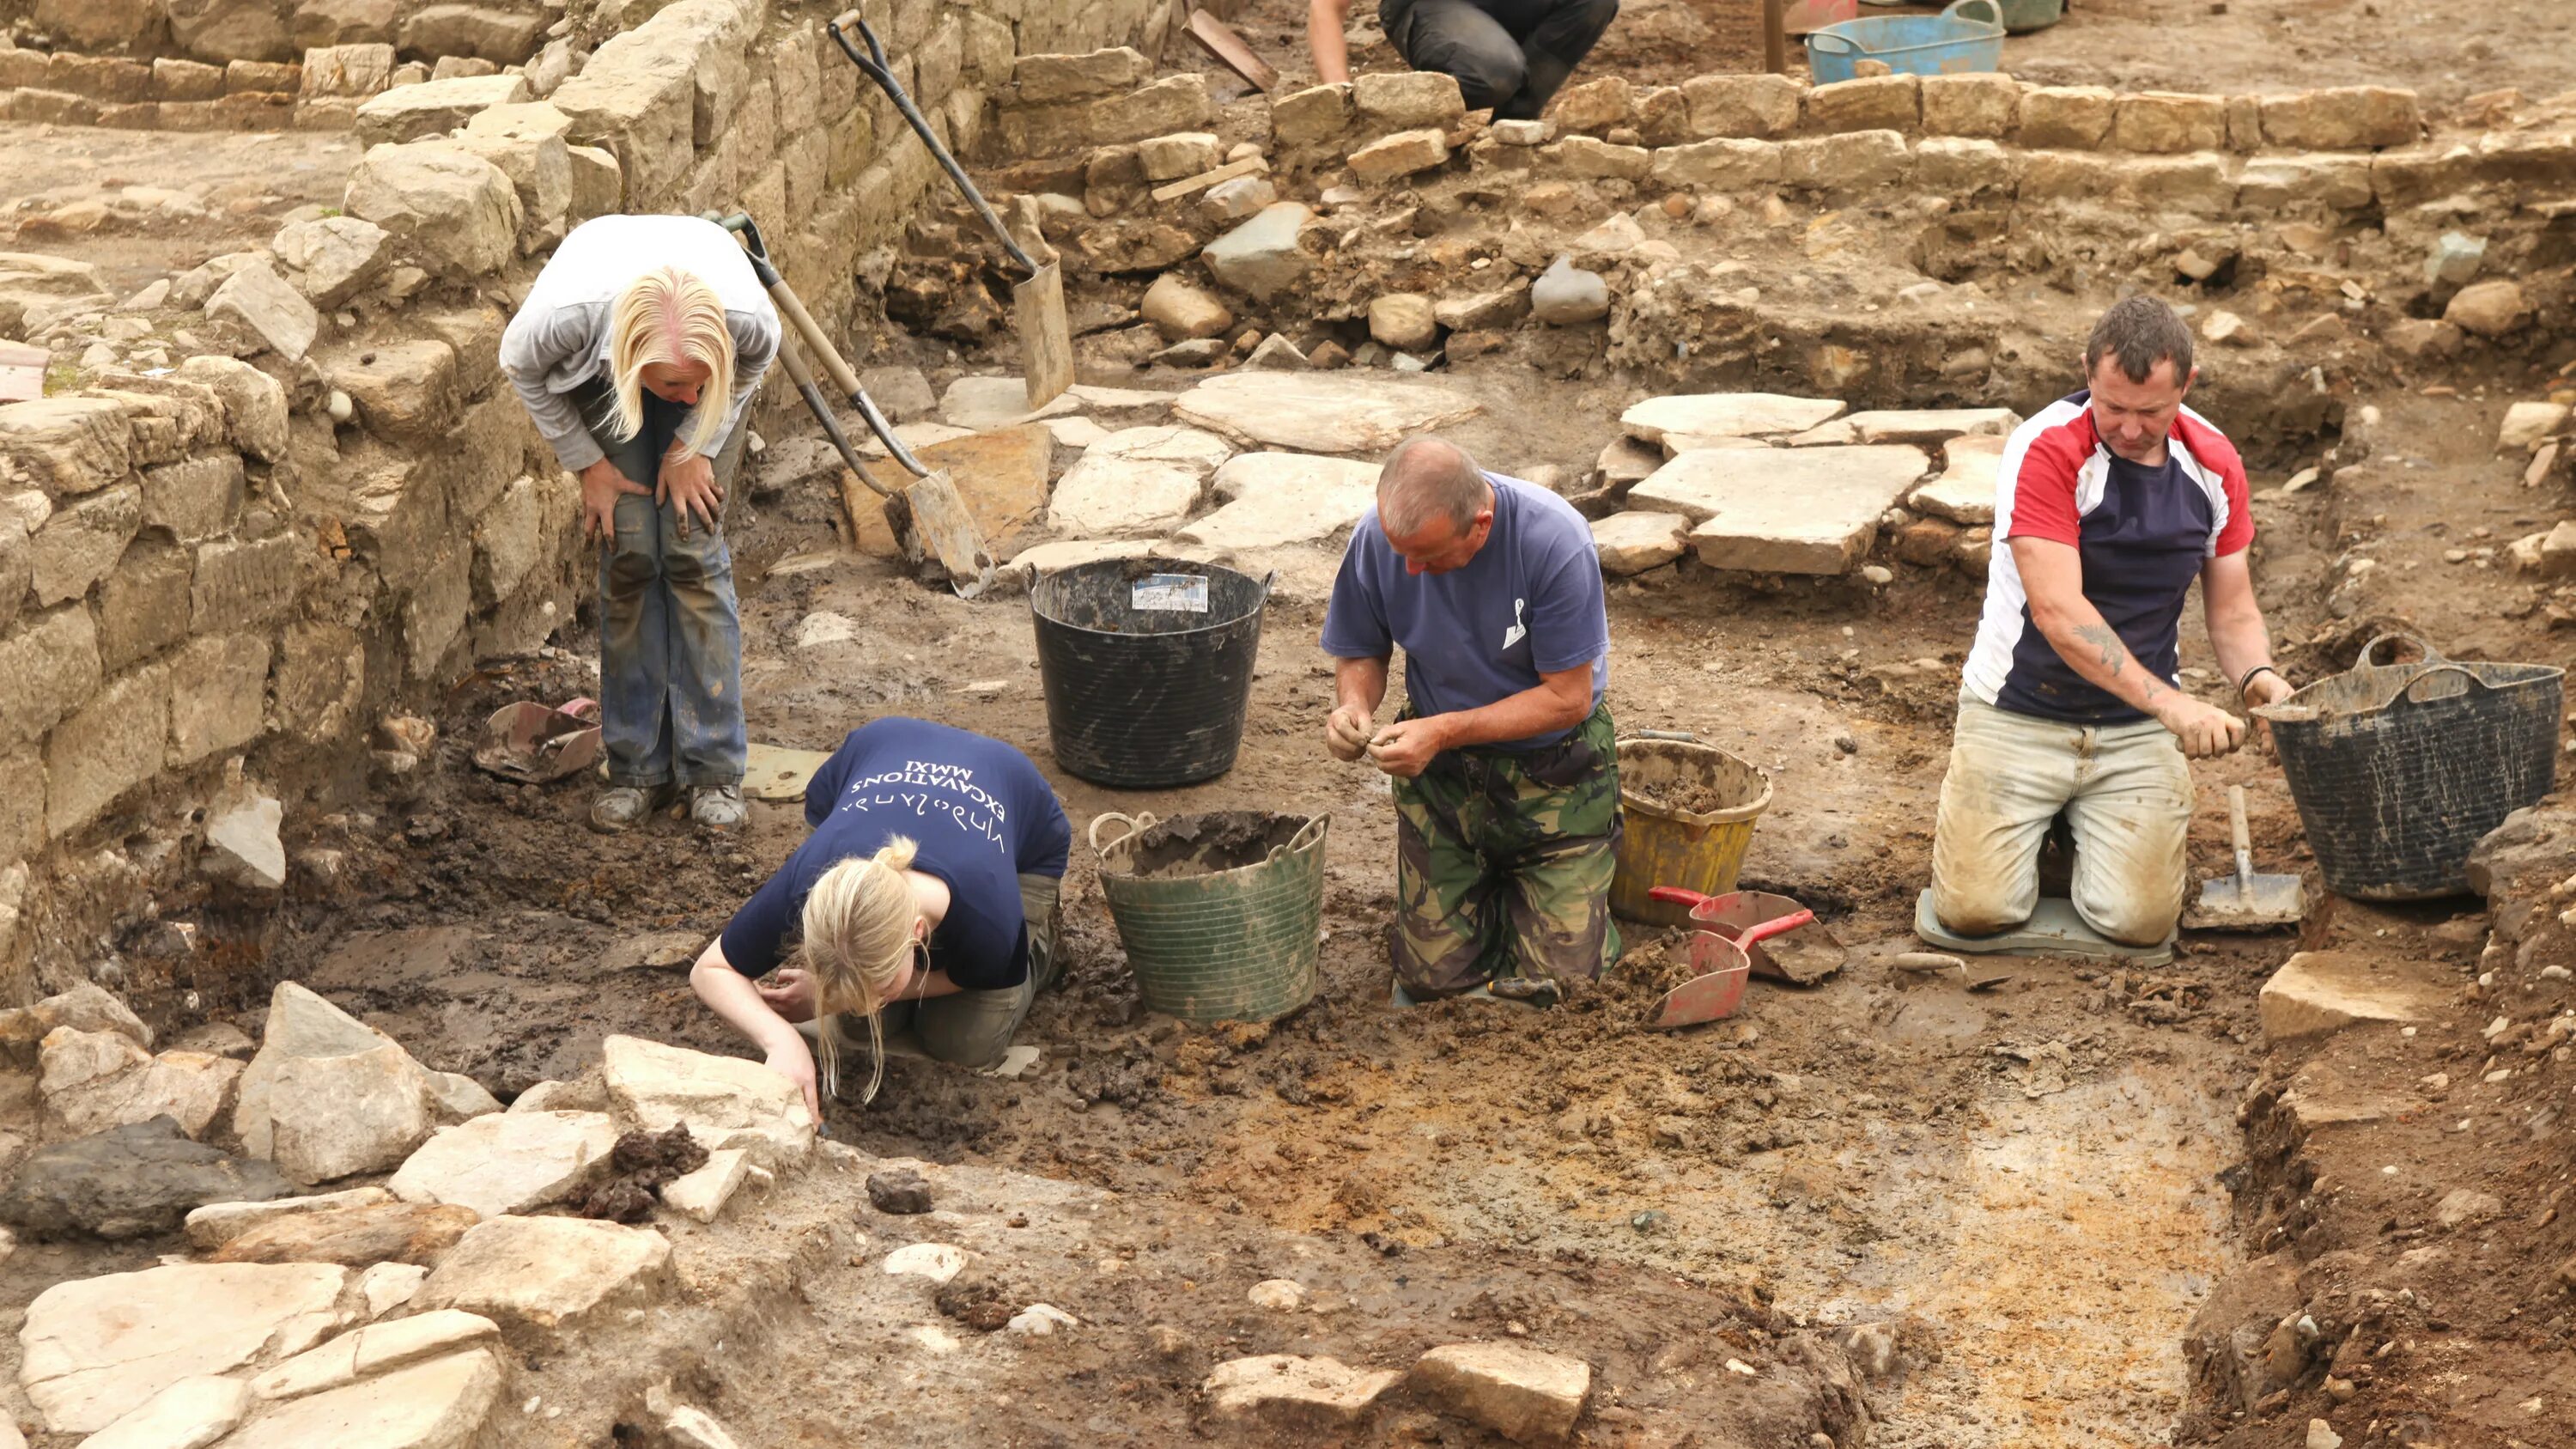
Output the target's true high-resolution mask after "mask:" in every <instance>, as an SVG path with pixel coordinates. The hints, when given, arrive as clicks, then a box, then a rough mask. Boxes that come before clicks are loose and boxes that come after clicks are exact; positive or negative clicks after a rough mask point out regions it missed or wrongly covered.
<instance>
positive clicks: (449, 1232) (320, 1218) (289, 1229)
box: [214, 1202, 482, 1268]
mask: <svg viewBox="0 0 2576 1449" xmlns="http://www.w3.org/2000/svg"><path fill="white" fill-rule="evenodd" d="M480 1221H482V1218H481V1215H479V1214H477V1213H476V1212H475V1211H474V1209H472V1208H470V1207H460V1206H453V1205H448V1204H441V1203H411V1202H368V1203H358V1204H352V1205H349V1206H346V1207H333V1208H317V1209H315V1210H314V1211H312V1212H307V1213H296V1214H291V1215H287V1216H282V1217H278V1218H274V1219H271V1220H270V1221H267V1222H264V1223H261V1224H259V1225H258V1226H256V1227H252V1228H249V1229H247V1230H245V1231H243V1232H240V1233H237V1234H235V1235H234V1236H233V1237H231V1238H230V1239H228V1240H227V1241H226V1242H225V1243H224V1245H223V1246H222V1247H221V1248H219V1249H217V1250H216V1251H215V1254H214V1261H216V1262H218V1263H337V1264H339V1265H340V1266H342V1267H344V1268H372V1267H374V1266H375V1265H377V1264H378V1263H386V1262H396V1263H409V1264H412V1265H414V1266H417V1267H423V1268H426V1267H428V1266H430V1265H432V1264H434V1263H436V1262H437V1261H438V1260H439V1259H440V1258H442V1257H444V1256H445V1255H446V1253H447V1251H448V1249H450V1248H453V1247H455V1246H456V1244H457V1242H458V1240H460V1239H462V1238H463V1237H464V1236H465V1235H466V1234H467V1233H468V1232H471V1231H472V1230H473V1228H474V1226H475V1224H476V1223H478V1222H480Z"/></svg>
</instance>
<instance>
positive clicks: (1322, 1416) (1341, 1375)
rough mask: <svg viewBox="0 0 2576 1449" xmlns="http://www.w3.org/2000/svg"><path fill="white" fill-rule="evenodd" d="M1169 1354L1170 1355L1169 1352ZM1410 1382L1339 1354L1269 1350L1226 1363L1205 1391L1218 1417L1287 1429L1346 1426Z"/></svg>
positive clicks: (1209, 1376) (1211, 1379)
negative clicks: (1355, 1364)
mask: <svg viewBox="0 0 2576 1449" xmlns="http://www.w3.org/2000/svg"><path fill="white" fill-rule="evenodd" d="M1167 1357H1168V1355H1167ZM1402 1382H1404V1375H1403V1374H1401V1373H1397V1372H1395V1371H1393V1370H1365V1369H1354V1368H1352V1367H1350V1366H1349V1365H1348V1364H1345V1363H1343V1362H1342V1361H1341V1360H1340V1359H1336V1358H1320V1357H1318V1358H1304V1357H1300V1356H1298V1355H1295V1354H1286V1353H1268V1354H1260V1355H1257V1356H1255V1357H1252V1358H1238V1359H1233V1360H1230V1361H1228V1362H1226V1363H1221V1364H1218V1365H1217V1366H1216V1369H1215V1371H1214V1372H1212V1373H1210V1374H1209V1375H1208V1377H1207V1382H1206V1384H1204V1385H1203V1386H1202V1392H1204V1393H1205V1394H1206V1395H1207V1400H1208V1408H1209V1411H1210V1412H1211V1413H1213V1414H1214V1415H1215V1416H1216V1417H1217V1418H1219V1419H1223V1420H1228V1421H1232V1422H1242V1421H1245V1420H1259V1421H1261V1422H1264V1423H1269V1424H1275V1425H1277V1426H1278V1427H1280V1428H1284V1429H1308V1430H1315V1429H1323V1430H1331V1429H1343V1428H1348V1427H1349V1426H1351V1425H1353V1424H1356V1423H1358V1422H1359V1421H1360V1420H1361V1418H1363V1417H1364V1416H1366V1415H1367V1413H1368V1412H1369V1410H1370V1409H1371V1408H1373V1407H1375V1406H1376V1404H1377V1401H1378V1400H1379V1399H1382V1398H1384V1397H1385V1396H1386V1394H1387V1392H1388V1391H1389V1390H1390V1389H1393V1388H1394V1387H1395V1386H1396V1385H1397V1384H1400V1383H1402Z"/></svg>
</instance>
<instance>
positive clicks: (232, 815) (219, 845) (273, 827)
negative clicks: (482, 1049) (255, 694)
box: [202, 642, 408, 1060]
mask: <svg viewBox="0 0 2576 1449" xmlns="http://www.w3.org/2000/svg"><path fill="white" fill-rule="evenodd" d="M260 650H261V658H262V660H263V662H265V659H266V651H267V645H266V644H265V643H264V642H262V643H260ZM262 672H263V674H264V673H265V672H266V671H265V670H264V669H263V671H262ZM210 753H211V752H210ZM285 817H286V810H285V807H284V806H283V805H281V804H279V803H278V800H277V797H275V796H273V795H269V794H265V793H263V792H260V791H257V790H248V791H245V792H243V793H241V794H239V795H237V796H235V797H233V798H231V799H228V800H226V801H224V802H223V803H222V804H221V806H220V808H218V809H217V810H216V811H215V812H214V813H212V814H210V815H209V816H208V817H207V820H206V853H205V855H204V857H203V860H202V864H203V866H204V869H205V871H206V873H207V874H208V875H210V876H213V877H214V878H215V879H217V880H221V881H225V882H227V883H229V884H232V885H237V886H240V887H241V888H242V889H244V890H254V891H275V890H283V889H285V888H286V844H285V842H284V841H283V840H282V839H281V838H280V837H279V834H278V826H279V824H280V823H281V822H282V821H283V820H284V819H285ZM405 1060H408V1058H406V1059H405Z"/></svg>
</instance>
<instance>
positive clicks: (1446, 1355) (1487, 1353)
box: [1412, 1343, 1592, 1444]
mask: <svg viewBox="0 0 2576 1449" xmlns="http://www.w3.org/2000/svg"><path fill="white" fill-rule="evenodd" d="M1412 1381H1413V1385H1414V1387H1415V1388H1417V1389H1419V1390H1421V1391H1422V1393H1423V1394H1424V1396H1425V1397H1427V1398H1429V1399H1431V1400H1432V1401H1433V1402H1435V1403H1437V1404H1439V1405H1441V1406H1442V1407H1443V1408H1446V1409H1447V1410H1448V1411H1449V1412H1451V1413H1453V1414H1456V1415H1458V1416H1459V1417H1460V1418H1463V1419H1467V1420H1470V1421H1472V1422H1474V1423H1478V1424H1482V1425H1484V1426H1485V1427H1486V1428H1488V1429H1491V1430H1493V1431H1494V1432H1495V1433H1497V1434H1500V1435H1502V1436H1503V1437H1504V1438H1506V1439H1510V1440H1512V1441H1513V1442H1515V1443H1520V1444H1544V1443H1552V1442H1555V1441H1558V1440H1562V1439H1564V1438H1566V1437H1568V1436H1569V1435H1571V1434H1572V1433H1573V1432H1574V1421H1575V1420H1576V1419H1578V1418H1580V1417H1581V1416H1582V1414H1583V1402H1584V1400H1585V1399H1586V1398H1588V1397H1590V1396H1591V1393H1592V1366H1591V1365H1590V1364H1587V1363H1585V1362H1584V1361H1583V1360H1581V1359H1579V1358H1568V1357H1566V1356H1565V1355H1563V1354H1555V1353H1545V1352H1542V1351H1540V1350H1538V1349H1534V1348H1528V1347H1525V1346H1523V1345H1520V1344H1513V1343H1454V1344H1449V1345H1446V1346H1444V1347H1440V1348H1435V1349H1433V1350H1431V1351H1430V1352H1429V1353H1426V1354H1424V1355H1423V1356H1422V1358H1421V1360H1420V1361H1419V1362H1417V1363H1415V1364H1414V1366H1413V1374H1412Z"/></svg>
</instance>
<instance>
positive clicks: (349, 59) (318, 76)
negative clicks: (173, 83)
mask: <svg viewBox="0 0 2576 1449" xmlns="http://www.w3.org/2000/svg"><path fill="white" fill-rule="evenodd" d="M393 77H394V48H393V47H392V46H390V45H386V44H384V43H383V42H381V41H379V42H376V43H373V44H361V45H322V46H315V47H313V48H312V49H309V50H307V51H305V52H304V76H303V80H302V83H301V85H300V86H299V88H298V94H300V95H301V96H303V97H304V98H305V99H306V100H318V99H321V98H323V97H327V96H349V97H356V98H359V99H364V98H366V97H368V96H372V95H375V94H377V93H378V92H380V91H382V90H384V89H385V88H386V87H388V86H390V85H392V84H393ZM162 99H164V100H186V99H201V98H193V97H184V96H170V95H164V96H163V97H162Z"/></svg>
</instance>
